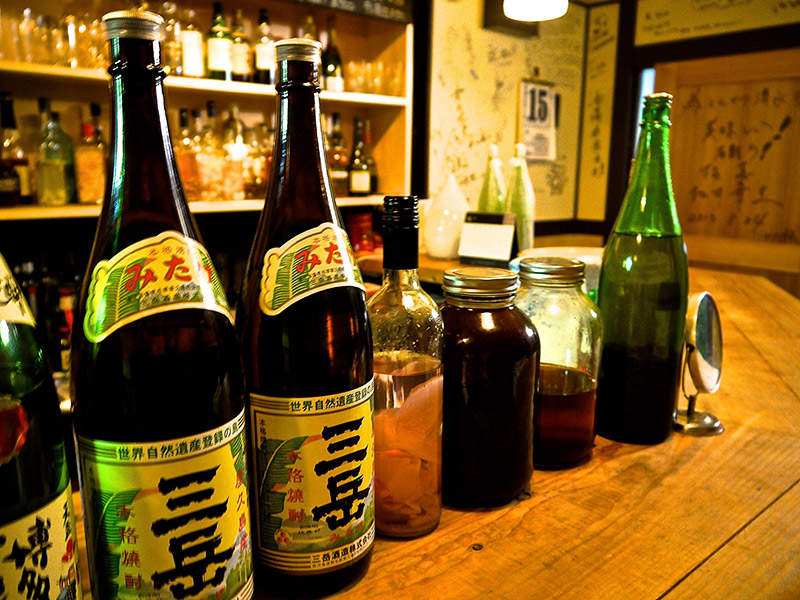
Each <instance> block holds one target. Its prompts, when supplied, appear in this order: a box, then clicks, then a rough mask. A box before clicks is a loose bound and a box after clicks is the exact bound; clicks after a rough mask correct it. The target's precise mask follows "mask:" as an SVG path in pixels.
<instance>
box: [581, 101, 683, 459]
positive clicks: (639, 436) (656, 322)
mask: <svg viewBox="0 0 800 600" xmlns="http://www.w3.org/2000/svg"><path fill="white" fill-rule="evenodd" d="M671 102H672V96H671V95H670V94H664V93H659V94H651V95H650V96H647V97H646V98H645V100H644V110H643V112H642V120H641V131H640V134H639V143H638V148H637V151H636V159H635V162H634V165H633V171H632V173H631V177H630V182H629V184H628V189H627V191H626V192H625V198H624V200H623V203H622V208H621V209H620V212H619V215H618V216H617V220H616V222H615V224H614V229H613V231H612V233H611V235H610V237H609V239H608V242H607V243H606V246H605V249H604V250H603V261H602V265H601V268H600V280H599V283H598V289H597V304H598V306H599V307H600V313H601V314H602V316H603V322H604V324H605V332H604V337H603V355H602V358H601V361H600V376H599V379H598V387H597V415H596V428H597V433H598V435H601V436H603V437H606V438H610V439H612V440H617V441H622V442H628V443H637V444H657V443H659V442H662V441H664V440H665V439H667V438H668V437H669V435H670V433H671V432H672V426H673V418H674V417H673V413H674V412H675V407H676V403H677V399H678V394H679V391H680V379H681V358H682V352H683V345H684V326H685V322H686V307H687V303H688V289H689V271H688V264H687V258H686V246H685V244H684V241H683V235H682V232H681V226H680V223H679V222H678V213H677V209H676V206H675V198H674V196H673V193H672V176H671V173H670V160H669V128H670V125H671V123H670V106H671Z"/></svg>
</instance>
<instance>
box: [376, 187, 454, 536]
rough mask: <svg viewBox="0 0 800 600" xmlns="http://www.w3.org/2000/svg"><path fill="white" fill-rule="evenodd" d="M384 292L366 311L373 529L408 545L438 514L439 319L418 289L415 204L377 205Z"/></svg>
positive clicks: (387, 201)
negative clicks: (369, 331) (380, 216)
mask: <svg viewBox="0 0 800 600" xmlns="http://www.w3.org/2000/svg"><path fill="white" fill-rule="evenodd" d="M383 243H384V250H383V285H382V286H381V289H379V290H378V291H377V292H376V293H375V295H373V296H372V298H370V300H369V303H368V304H367V306H368V308H369V320H370V325H371V326H372V347H373V357H374V358H373V360H374V363H373V367H374V369H375V424H374V429H375V431H374V433H375V523H376V527H377V530H378V533H381V534H384V535H389V536H394V537H414V536H418V535H423V534H426V533H429V532H431V531H433V530H434V529H435V528H436V527H437V526H438V524H439V519H440V517H441V513H442V335H443V332H444V326H443V324H442V315H441V313H440V312H439V309H438V307H437V306H436V303H435V302H434V301H433V299H432V298H431V297H430V296H429V295H428V294H427V293H426V292H425V290H423V289H422V285H421V284H420V281H419V273H418V271H417V269H418V267H419V214H418V212H417V198H416V196H386V198H384V201H383Z"/></svg>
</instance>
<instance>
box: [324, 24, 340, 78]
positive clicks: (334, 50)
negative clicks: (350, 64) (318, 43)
mask: <svg viewBox="0 0 800 600" xmlns="http://www.w3.org/2000/svg"><path fill="white" fill-rule="evenodd" d="M322 73H323V76H322V81H323V84H324V87H325V89H326V90H327V91H329V92H343V91H344V67H343V65H342V57H341V55H340V54H339V36H338V34H337V32H336V17H334V16H333V15H331V16H329V17H328V42H327V44H326V46H325V51H324V52H323V53H322Z"/></svg>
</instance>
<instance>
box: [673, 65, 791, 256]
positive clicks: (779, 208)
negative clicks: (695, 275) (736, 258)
mask: <svg viewBox="0 0 800 600" xmlns="http://www.w3.org/2000/svg"><path fill="white" fill-rule="evenodd" d="M672 114H673V123H674V125H673V128H672V129H673V131H672V151H671V155H672V173H673V184H674V192H675V199H676V203H677V205H678V215H679V218H680V221H681V225H682V226H683V228H684V231H685V232H686V233H690V234H691V233H696V234H703V235H706V236H713V237H720V238H736V239H748V240H754V241H759V242H769V243H779V244H787V243H788V244H795V245H800V176H798V169H797V165H798V164H800V153H799V152H798V148H800V77H790V78H783V79H768V80H764V81H749V82H742V83H736V82H732V83H713V84H705V85H693V86H685V87H679V88H678V89H677V90H676V93H675V99H674V103H673V113H672Z"/></svg>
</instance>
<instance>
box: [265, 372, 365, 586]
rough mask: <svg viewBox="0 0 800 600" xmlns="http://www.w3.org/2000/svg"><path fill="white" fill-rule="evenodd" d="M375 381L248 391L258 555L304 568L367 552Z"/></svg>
mask: <svg viewBox="0 0 800 600" xmlns="http://www.w3.org/2000/svg"><path fill="white" fill-rule="evenodd" d="M373 392H374V380H370V381H369V382H368V383H367V384H366V385H363V386H361V387H360V388H357V389H354V390H350V391H348V392H344V393H341V394H333V395H331V396H322V397H312V398H276V397H271V396H261V395H258V394H252V393H251V394H250V424H251V426H252V429H251V431H253V435H254V440H253V444H254V446H253V450H254V453H255V463H254V465H255V466H254V468H255V472H256V477H255V481H256V482H257V483H256V485H257V486H258V489H257V490H256V495H255V497H256V499H257V500H256V501H257V502H258V508H259V511H258V512H259V516H258V522H257V523H256V524H255V525H254V528H253V534H254V537H255V540H256V541H255V547H256V553H257V555H258V558H259V559H260V560H261V562H264V563H266V564H268V565H270V566H272V567H274V568H276V569H280V570H282V571H286V572H289V573H297V574H303V573H305V574H308V573H319V572H323V571H325V570H328V569H334V568H336V567H339V566H342V565H344V564H346V563H349V562H351V561H353V560H355V559H357V558H358V557H359V556H360V555H361V554H363V553H364V552H366V551H367V550H368V549H369V548H370V546H371V543H372V540H373V539H374V537H375V501H374V480H373V473H374V470H373V469H374V466H373V465H374V447H373V434H372V410H373Z"/></svg>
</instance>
